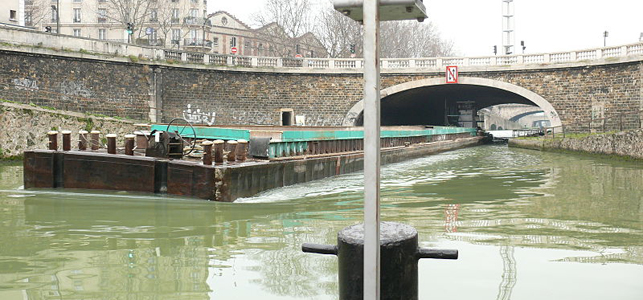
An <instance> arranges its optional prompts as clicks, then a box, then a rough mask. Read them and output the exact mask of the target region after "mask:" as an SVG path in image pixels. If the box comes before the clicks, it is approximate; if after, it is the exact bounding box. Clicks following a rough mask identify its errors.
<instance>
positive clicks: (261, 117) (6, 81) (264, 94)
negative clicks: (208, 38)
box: [0, 50, 643, 126]
mask: <svg viewBox="0 0 643 300" xmlns="http://www.w3.org/2000/svg"><path fill="white" fill-rule="evenodd" d="M0 65H1V66H2V71H0V98H2V99H5V100H11V101H16V102H21V103H27V104H28V103H34V104H37V105H42V106H49V107H53V108H56V109H62V110H70V111H78V112H89V113H94V114H103V115H108V116H118V117H125V118H130V119H135V120H148V121H149V120H150V118H152V117H153V116H156V114H157V113H158V115H159V116H162V118H159V121H161V120H162V121H165V122H167V121H169V120H171V119H172V118H176V117H183V118H188V119H191V120H193V121H198V122H200V123H202V124H217V125H223V124H225V125H233V124H259V125H279V124H280V123H281V111H282V110H292V115H293V119H296V120H294V121H297V120H303V121H304V123H305V124H306V125H310V126H339V125H341V124H342V121H343V119H344V117H345V116H346V114H347V112H348V111H349V109H350V108H351V107H352V106H353V105H354V104H355V103H357V102H358V101H360V100H361V98H362V82H363V79H362V78H363V77H362V76H363V75H362V74H361V73H359V72H357V71H352V70H351V71H345V72H337V71H333V72H335V73H331V72H329V73H325V72H324V71H323V70H302V72H303V73H296V72H294V71H293V70H283V69H274V70H273V69H235V68H226V67H204V66H198V65H180V66H177V65H171V64H155V63H150V62H141V63H132V62H128V61H126V60H125V59H123V58H105V57H102V58H97V57H93V58H92V57H90V56H87V55H77V54H61V55H52V54H37V53H34V51H31V52H26V51H8V50H3V51H0ZM460 76H461V77H480V78H487V79H492V80H497V81H502V82H507V83H511V84H514V85H517V86H520V87H523V88H525V89H527V90H530V91H533V92H535V93H536V94H538V95H540V96H542V97H543V98H545V99H546V100H548V101H549V102H550V103H551V104H552V105H553V107H554V108H555V109H556V111H557V113H558V114H559V117H560V118H561V120H562V122H563V124H564V125H570V124H576V123H582V122H584V121H585V120H587V119H588V118H589V117H590V116H591V115H592V112H593V111H594V112H595V113H596V114H600V115H603V116H606V117H615V116H617V115H618V114H620V113H631V114H630V115H629V116H628V117H626V120H625V122H628V123H631V124H634V123H637V124H638V122H639V119H638V117H636V116H635V115H633V113H635V112H637V111H639V110H640V109H642V108H643V83H642V81H643V62H641V61H640V60H639V61H636V60H634V61H631V60H630V61H628V62H621V63H619V62H617V61H615V62H613V63H605V64H593V65H592V64H589V63H588V65H578V64H576V65H560V67H558V65H543V66H542V67H540V66H530V67H529V68H525V67H522V68H519V69H510V68H503V67H495V68H489V69H486V70H484V71H467V69H463V70H461V72H460ZM427 78H444V74H443V72H426V73H419V72H417V70H416V71H415V73H411V72H408V73H383V74H382V88H387V87H390V86H394V85H397V84H401V83H405V82H409V81H415V80H421V79H427ZM157 106H158V107H159V110H158V111H156V110H155V107H157ZM295 117H297V118H295ZM151 121H155V119H153V118H152V119H151Z"/></svg>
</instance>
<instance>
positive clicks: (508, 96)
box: [356, 84, 534, 127]
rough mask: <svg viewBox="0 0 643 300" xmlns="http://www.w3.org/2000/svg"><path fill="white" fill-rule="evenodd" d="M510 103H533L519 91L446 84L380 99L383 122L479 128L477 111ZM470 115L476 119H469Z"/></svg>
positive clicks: (360, 123)
mask: <svg viewBox="0 0 643 300" xmlns="http://www.w3.org/2000/svg"><path fill="white" fill-rule="evenodd" d="M507 103H518V104H527V105H534V103H533V102H531V101H529V100H528V99H527V98H525V97H522V96H520V95H518V94H515V93H512V92H509V91H506V90H503V89H499V88H494V87H488V86H479V85H467V84H443V85H432V86H424V87H418V88H414V89H409V90H406V91H402V92H399V93H395V94H392V95H388V96H386V97H383V98H382V99H381V125H382V126H399V125H441V126H464V127H476V120H475V119H476V117H475V116H476V113H477V111H478V110H480V109H482V108H485V107H489V106H493V105H498V104H507ZM469 118H473V120H470V121H466V120H468V119H469ZM463 120H465V122H462V121H463ZM356 125H357V126H362V125H363V115H360V116H359V117H358V118H357V120H356Z"/></svg>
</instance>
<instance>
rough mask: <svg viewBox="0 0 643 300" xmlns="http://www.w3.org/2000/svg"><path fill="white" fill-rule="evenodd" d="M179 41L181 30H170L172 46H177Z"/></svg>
mask: <svg viewBox="0 0 643 300" xmlns="http://www.w3.org/2000/svg"><path fill="white" fill-rule="evenodd" d="M180 40H181V29H172V44H173V45H178V44H179V41H180Z"/></svg>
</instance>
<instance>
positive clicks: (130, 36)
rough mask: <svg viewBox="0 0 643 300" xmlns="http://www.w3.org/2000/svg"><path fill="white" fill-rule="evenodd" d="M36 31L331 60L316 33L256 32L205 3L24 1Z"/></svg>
mask: <svg viewBox="0 0 643 300" xmlns="http://www.w3.org/2000/svg"><path fill="white" fill-rule="evenodd" d="M22 1H25V0H22ZM26 1H27V3H26V5H25V15H24V17H23V18H21V19H22V20H24V21H25V23H26V24H27V26H33V27H34V28H36V30H41V31H50V32H52V33H55V32H58V30H59V31H60V33H61V34H65V35H73V36H78V37H84V38H92V39H99V40H108V41H114V42H124V43H135V44H138V45H145V46H157V47H164V48H172V49H180V50H186V51H199V52H211V53H219V54H236V55H244V56H270V57H327V56H328V55H327V52H326V49H325V48H324V47H323V45H322V44H321V43H320V42H319V40H318V39H317V38H316V37H315V36H314V35H313V34H312V33H307V34H304V35H302V36H300V37H296V38H291V37H289V36H287V35H286V34H285V32H284V31H283V29H282V28H280V27H279V26H278V25H277V24H275V23H272V24H268V25H266V26H264V27H261V28H258V29H253V28H250V27H249V26H248V25H246V24H245V23H243V22H242V21H240V20H239V19H237V18H236V17H234V16H233V15H231V14H230V13H227V12H224V11H218V12H215V13H213V14H209V15H208V14H207V10H206V7H207V0H129V1H116V0H26Z"/></svg>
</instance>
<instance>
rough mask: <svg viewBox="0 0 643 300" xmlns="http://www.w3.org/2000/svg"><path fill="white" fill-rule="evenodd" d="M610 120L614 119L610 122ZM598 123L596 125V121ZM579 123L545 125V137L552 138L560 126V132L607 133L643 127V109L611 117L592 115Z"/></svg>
mask: <svg viewBox="0 0 643 300" xmlns="http://www.w3.org/2000/svg"><path fill="white" fill-rule="evenodd" d="M610 121H613V122H611V123H610ZM597 122H598V124H597V125H596V123H597ZM575 124H577V125H569V124H568V125H559V126H551V127H544V128H545V137H549V136H550V135H551V137H552V138H555V137H556V131H557V130H556V129H557V128H560V129H561V130H560V131H558V132H559V133H562V134H563V138H564V137H565V133H583V132H587V133H606V132H610V131H623V130H631V129H641V128H643V110H639V111H638V112H633V113H619V114H614V115H612V116H609V117H602V118H594V117H593V116H590V118H588V119H583V120H581V121H578V122H575Z"/></svg>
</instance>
